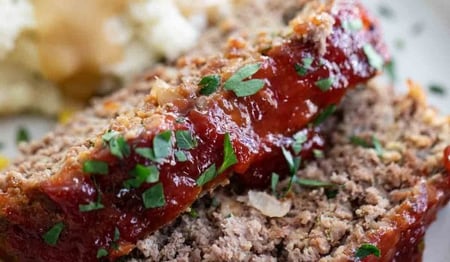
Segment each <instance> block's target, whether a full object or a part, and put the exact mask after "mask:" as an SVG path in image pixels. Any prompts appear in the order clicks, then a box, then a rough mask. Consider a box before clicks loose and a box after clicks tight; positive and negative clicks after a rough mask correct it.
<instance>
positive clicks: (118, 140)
mask: <svg viewBox="0 0 450 262" xmlns="http://www.w3.org/2000/svg"><path fill="white" fill-rule="evenodd" d="M109 151H110V152H111V154H112V155H113V156H116V157H118V158H120V159H123V158H124V157H128V156H130V146H129V145H128V143H127V141H126V140H125V138H123V137H122V136H119V137H115V138H112V139H111V140H110V141H109Z"/></svg>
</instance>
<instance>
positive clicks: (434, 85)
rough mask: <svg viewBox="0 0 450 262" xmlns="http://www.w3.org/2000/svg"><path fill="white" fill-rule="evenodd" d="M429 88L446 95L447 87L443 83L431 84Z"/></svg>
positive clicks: (433, 91) (434, 92)
mask: <svg viewBox="0 0 450 262" xmlns="http://www.w3.org/2000/svg"><path fill="white" fill-rule="evenodd" d="M428 89H429V90H430V92H431V93H433V94H436V95H445V88H444V87H443V86H441V85H436V84H433V85H430V86H429V87H428Z"/></svg>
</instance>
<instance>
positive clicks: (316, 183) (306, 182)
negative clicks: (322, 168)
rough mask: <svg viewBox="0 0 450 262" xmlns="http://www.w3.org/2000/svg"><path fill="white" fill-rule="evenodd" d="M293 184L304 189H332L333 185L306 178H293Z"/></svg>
mask: <svg viewBox="0 0 450 262" xmlns="http://www.w3.org/2000/svg"><path fill="white" fill-rule="evenodd" d="M294 182H295V183H296V184H298V185H300V186H304V187H333V186H335V185H334V184H332V183H330V182H323V181H319V180H314V179H306V178H299V177H295V179H294Z"/></svg>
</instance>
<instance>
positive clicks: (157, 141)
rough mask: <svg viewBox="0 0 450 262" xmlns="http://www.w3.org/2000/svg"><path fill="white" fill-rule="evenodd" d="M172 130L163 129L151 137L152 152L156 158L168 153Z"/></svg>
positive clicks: (165, 155)
mask: <svg viewBox="0 0 450 262" xmlns="http://www.w3.org/2000/svg"><path fill="white" fill-rule="evenodd" d="M171 137H172V131H164V132H161V133H159V134H158V135H157V136H155V137H154V138H153V153H154V155H155V158H156V159H164V158H166V157H168V156H169V155H170V149H171V143H170V138H171Z"/></svg>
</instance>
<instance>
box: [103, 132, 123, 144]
mask: <svg viewBox="0 0 450 262" xmlns="http://www.w3.org/2000/svg"><path fill="white" fill-rule="evenodd" d="M119 135H120V133H119V132H117V131H111V130H110V131H108V132H106V133H105V134H104V135H103V136H102V140H103V142H105V143H108V142H109V141H111V139H113V138H115V137H117V136H119Z"/></svg>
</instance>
